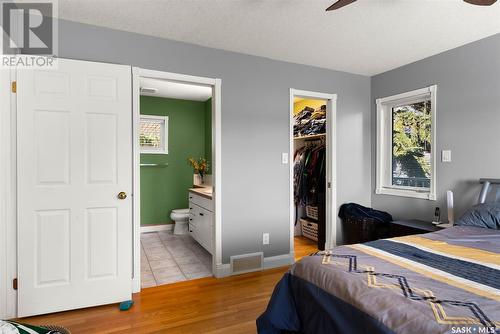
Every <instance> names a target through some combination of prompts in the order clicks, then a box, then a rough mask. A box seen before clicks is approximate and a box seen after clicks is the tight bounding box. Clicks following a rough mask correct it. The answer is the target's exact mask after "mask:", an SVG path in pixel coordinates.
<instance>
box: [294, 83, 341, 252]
mask: <svg viewBox="0 0 500 334" xmlns="http://www.w3.org/2000/svg"><path fill="white" fill-rule="evenodd" d="M335 104H336V95H332V94H323V93H316V92H308V91H298V90H294V89H292V90H291V91H290V162H291V163H290V217H291V219H290V226H291V228H290V231H291V233H290V248H291V249H293V253H294V256H295V260H299V259H300V258H302V257H303V256H306V255H308V254H311V253H314V252H316V251H318V250H324V249H325V248H330V247H332V246H334V245H335V238H336V223H335V222H336V219H335V215H334V214H333V211H334V210H335V208H336V190H335V189H336V184H335V183H334V181H336V178H335V131H334V129H335Z"/></svg>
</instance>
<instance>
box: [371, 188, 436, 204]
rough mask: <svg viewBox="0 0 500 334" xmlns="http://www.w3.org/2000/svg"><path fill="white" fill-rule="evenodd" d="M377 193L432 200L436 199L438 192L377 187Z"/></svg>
mask: <svg viewBox="0 0 500 334" xmlns="http://www.w3.org/2000/svg"><path fill="white" fill-rule="evenodd" d="M375 193H376V194H377V195H391V196H400V197H410V198H419V199H427V200H430V201H435V200H436V194H433V193H430V192H423V191H415V190H408V189H397V188H377V189H376V190H375Z"/></svg>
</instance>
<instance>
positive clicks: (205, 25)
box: [59, 0, 500, 75]
mask: <svg viewBox="0 0 500 334" xmlns="http://www.w3.org/2000/svg"><path fill="white" fill-rule="evenodd" d="M333 2H335V0H106V1H102V0H59V16H60V17H61V18H63V19H68V20H72V21H77V22H84V23H89V24H94V25H99V26H106V27H110V28H115V29H120V30H126V31H133V32H137V33H142V34H146V35H152V36H158V37H164V38H168V39H173V40H178V41H184V42H188V43H194V44H198V45H203V46H208V47H213V48H218V49H224V50H230V51H236V52H241V53H246V54H251V55H257V56H263V57H268V58H272V59H278V60H285V61H290V62H295V63H300V64H307V65H313V66H319V67H324V68H329V69H334V70H341V71H347V72H351V73H358V74H364V75H374V74H378V73H381V72H384V71H387V70H390V69H393V68H396V67H399V66H402V65H405V64H408V63H411V62H414V61H417V60H420V59H423V58H426V57H429V56H432V55H434V54H437V53H440V52H443V51H446V50H449V49H452V48H455V47H458V46H460V45H464V44H467V43H469V42H472V41H475V40H478V39H481V38H484V37H487V36H490V35H494V34H496V33H500V2H497V3H496V4H495V5H493V6H491V7H481V6H473V5H470V4H467V3H465V2H463V1H462V0H358V1H357V2H355V3H353V4H352V5H349V6H347V7H344V8H342V9H340V10H337V11H333V12H325V8H326V7H328V6H329V5H330V4H332V3H333Z"/></svg>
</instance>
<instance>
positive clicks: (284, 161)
mask: <svg viewBox="0 0 500 334" xmlns="http://www.w3.org/2000/svg"><path fill="white" fill-rule="evenodd" d="M281 163H282V164H284V165H286V164H287V163H288V153H281Z"/></svg>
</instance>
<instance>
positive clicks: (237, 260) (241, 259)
mask: <svg viewBox="0 0 500 334" xmlns="http://www.w3.org/2000/svg"><path fill="white" fill-rule="evenodd" d="M230 262H231V273H233V274H241V273H246V272H250V271H256V270H262V269H263V264H264V253H263V252H259V253H251V254H242V255H235V256H231V257H230Z"/></svg>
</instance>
